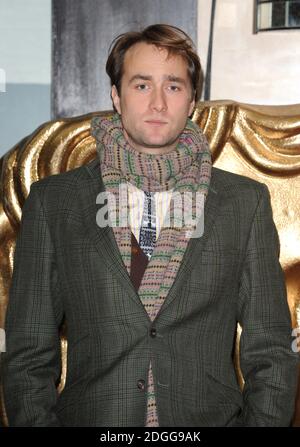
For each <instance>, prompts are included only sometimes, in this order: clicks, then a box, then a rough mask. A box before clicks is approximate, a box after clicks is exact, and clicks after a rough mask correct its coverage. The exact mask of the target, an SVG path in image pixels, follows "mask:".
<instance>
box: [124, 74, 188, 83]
mask: <svg viewBox="0 0 300 447" xmlns="http://www.w3.org/2000/svg"><path fill="white" fill-rule="evenodd" d="M164 78H165V80H167V81H170V82H178V83H179V84H183V85H186V81H185V79H183V78H180V77H179V76H173V75H166V76H164ZM152 79H153V76H151V75H144V74H140V73H138V74H135V75H134V76H132V77H131V78H130V79H129V82H128V83H129V84H131V83H132V82H133V81H152Z"/></svg>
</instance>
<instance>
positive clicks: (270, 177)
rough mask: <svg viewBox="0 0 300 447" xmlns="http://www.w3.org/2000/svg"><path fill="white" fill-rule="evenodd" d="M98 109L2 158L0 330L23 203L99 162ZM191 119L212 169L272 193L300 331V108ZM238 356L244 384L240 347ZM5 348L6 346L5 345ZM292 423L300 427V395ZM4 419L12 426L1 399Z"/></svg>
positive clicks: (220, 112) (222, 106)
mask: <svg viewBox="0 0 300 447" xmlns="http://www.w3.org/2000/svg"><path fill="white" fill-rule="evenodd" d="M110 113H112V112H111V111H109V112H95V113H91V114H88V115H83V116H79V117H75V118H68V119H61V120H57V121H51V122H48V123H45V124H43V125H42V126H40V127H39V128H38V129H37V130H36V131H35V132H33V133H32V134H31V135H30V136H29V137H27V138H25V139H23V140H22V141H21V142H20V143H18V144H17V145H16V146H14V147H13V148H12V149H11V150H10V151H8V152H7V153H6V154H5V155H4V156H3V157H2V158H1V159H0V173H1V181H0V241H1V244H0V247H1V248H0V250H1V257H0V259H1V260H0V290H1V292H0V328H4V319H5V311H6V307H7V303H8V293H9V287H10V281H11V277H12V269H13V255H14V248H15V241H16V236H17V233H18V229H19V224H20V218H21V214H22V207H23V204H24V201H25V199H26V197H27V195H28V193H29V190H30V185H31V183H32V182H34V181H37V180H39V179H41V178H43V177H46V176H48V175H52V174H58V173H61V172H65V171H68V170H70V169H74V168H76V167H78V166H81V165H83V164H85V163H88V162H89V161H90V160H92V159H93V158H95V157H96V145H95V141H94V138H93V137H92V136H91V135H90V120H91V117H92V116H94V115H96V114H102V115H106V114H110ZM193 120H194V121H195V122H197V123H198V124H199V126H200V127H201V128H202V129H203V131H204V133H205V135H206V137H207V138H208V141H209V143H210V146H211V150H212V156H213V162H214V165H215V166H217V167H219V168H221V169H224V170H227V171H231V172H234V173H238V174H241V175H246V176H248V177H251V178H253V179H256V180H258V181H260V182H263V183H266V184H267V186H268V188H269V190H270V194H271V200H272V206H273V213H274V220H275V223H276V225H277V229H278V232H279V237H280V243H281V253H280V261H281V264H282V266H283V269H284V272H285V277H286V284H287V291H288V303H289V307H290V311H291V317H292V324H293V327H294V328H299V327H300V207H299V202H300V104H299V105H290V106H255V105H249V104H240V103H236V102H233V101H211V102H202V103H199V104H198V106H197V108H196V110H195V112H194V115H193ZM241 330H242V329H241V328H240V327H238V337H237V343H236V351H235V361H236V370H237V375H238V378H239V381H240V385H241V387H242V385H243V377H242V374H241V371H240V368H239V362H238V349H239V335H240V332H241ZM61 343H62V356H63V370H62V377H61V382H60V384H59V391H60V390H61V389H62V388H63V387H64V383H65V375H66V353H67V341H66V338H65V336H64V330H63V328H62V336H61ZM0 346H1V344H0ZM297 402H298V403H297V411H296V413H295V418H294V425H298V424H299V425H300V396H299V398H298V400H297ZM1 412H2V413H1V418H2V423H3V424H4V425H6V424H7V420H6V417H5V409H4V404H3V399H2V400H1Z"/></svg>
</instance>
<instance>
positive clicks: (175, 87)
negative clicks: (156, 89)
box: [169, 85, 180, 92]
mask: <svg viewBox="0 0 300 447" xmlns="http://www.w3.org/2000/svg"><path fill="white" fill-rule="evenodd" d="M169 89H170V90H172V91H173V92H178V91H179V90H180V88H179V87H178V85H170V86H169Z"/></svg>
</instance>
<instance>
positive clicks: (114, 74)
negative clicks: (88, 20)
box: [106, 24, 203, 101]
mask: <svg viewBox="0 0 300 447" xmlns="http://www.w3.org/2000/svg"><path fill="white" fill-rule="evenodd" d="M140 42H145V43H148V44H153V45H156V46H157V47H159V48H165V49H166V50H167V51H168V55H169V56H170V55H172V56H173V55H180V56H182V57H183V58H184V59H185V60H186V62H187V66H188V75H189V78H190V81H191V86H192V90H193V93H194V95H195V101H198V100H199V99H200V96H201V90H202V83H203V74H202V68H201V63H200V59H199V56H198V54H197V51H196V48H195V45H194V43H193V41H192V40H191V39H190V37H189V36H188V35H187V34H186V33H185V32H184V31H182V30H181V29H179V28H177V27H175V26H171V25H165V24H158V25H150V26H148V27H147V28H145V29H144V30H142V31H129V32H128V33H124V34H120V35H119V36H118V37H116V38H115V39H114V40H113V42H112V44H111V45H113V48H112V49H111V51H110V54H109V56H108V59H107V62H106V73H107V74H108V76H109V77H110V82H111V85H115V86H116V88H117V91H118V93H119V95H120V93H121V80H122V76H123V64H124V57H125V53H126V51H127V50H128V49H129V48H130V47H132V46H133V45H135V44H136V43H140Z"/></svg>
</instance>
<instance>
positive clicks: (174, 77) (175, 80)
mask: <svg viewBox="0 0 300 447" xmlns="http://www.w3.org/2000/svg"><path fill="white" fill-rule="evenodd" d="M166 79H167V80H168V81H171V82H178V83H179V84H184V85H186V81H185V79H183V78H180V77H178V76H173V75H169V76H167V78H166Z"/></svg>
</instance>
